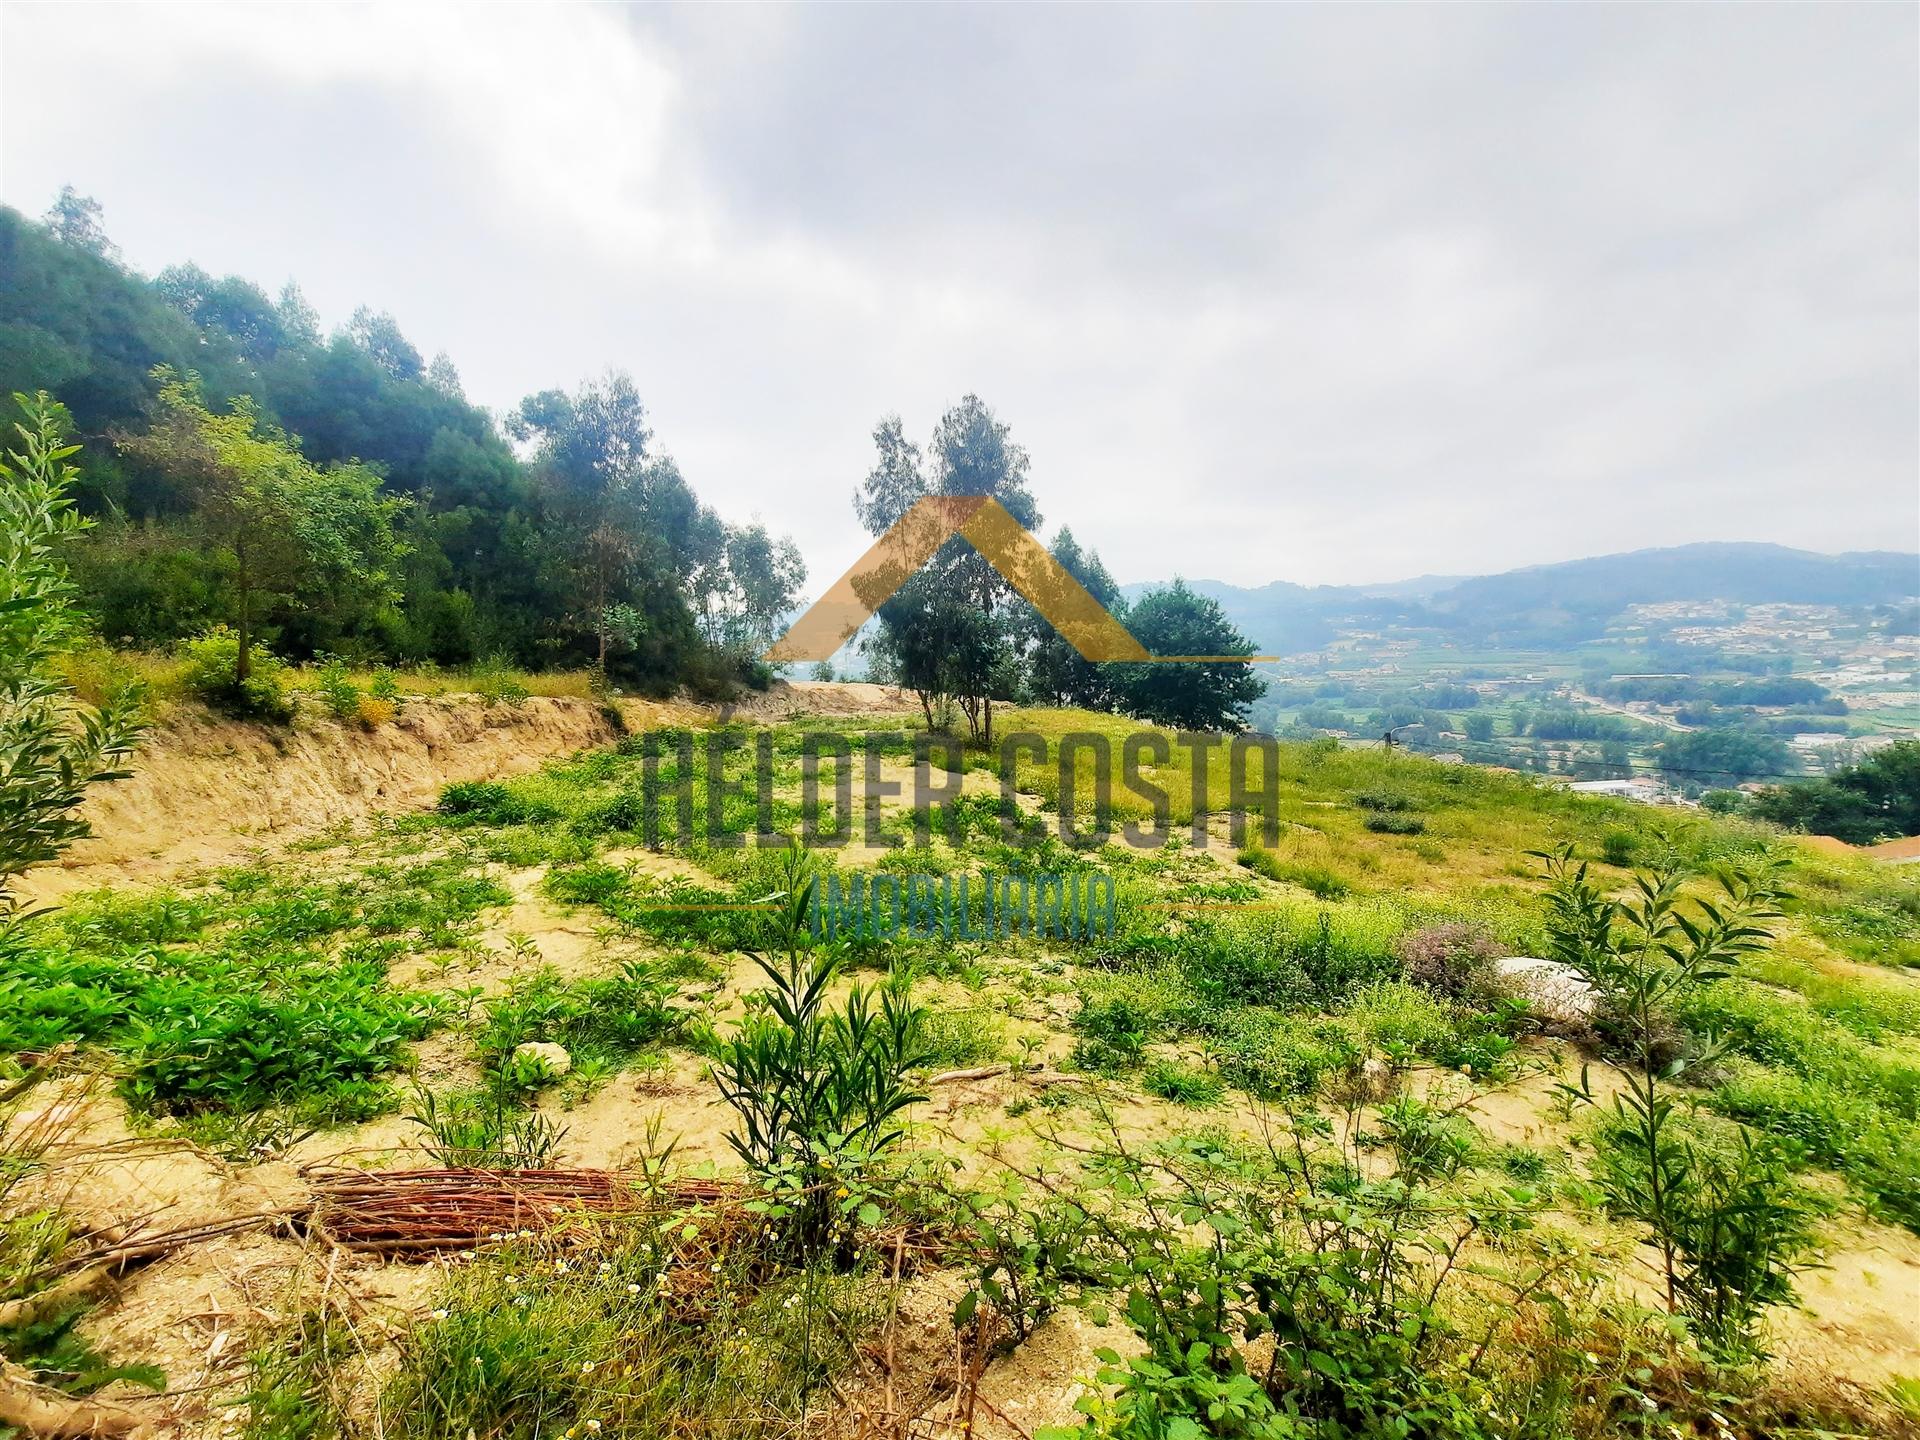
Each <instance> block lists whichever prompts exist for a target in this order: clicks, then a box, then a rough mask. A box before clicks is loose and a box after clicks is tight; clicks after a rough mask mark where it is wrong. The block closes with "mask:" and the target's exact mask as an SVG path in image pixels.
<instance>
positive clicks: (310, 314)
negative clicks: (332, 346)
mask: <svg viewBox="0 0 1920 1440" xmlns="http://www.w3.org/2000/svg"><path fill="white" fill-rule="evenodd" d="M274 309H275V310H276V311H277V312H278V313H279V316H280V331H281V333H282V334H284V335H285V336H286V337H287V339H288V340H289V341H290V342H291V343H293V344H295V345H301V346H306V347H310V348H314V349H317V348H319V345H320V312H319V311H318V310H315V309H314V308H313V306H312V305H310V304H309V303H308V302H307V297H306V296H305V295H303V294H302V293H301V292H300V287H299V286H298V285H296V284H294V283H293V281H291V280H289V281H288V282H287V283H286V284H285V285H282V286H281V287H280V299H279V302H278V303H277V304H276V305H275V306H274Z"/></svg>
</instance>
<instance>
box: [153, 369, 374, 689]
mask: <svg viewBox="0 0 1920 1440" xmlns="http://www.w3.org/2000/svg"><path fill="white" fill-rule="evenodd" d="M158 378H159V380H160V400H159V411H160V413H159V416H158V418H157V419H156V420H155V422H154V425H153V428H152V429H151V430H149V431H148V432H147V433H146V434H145V435H137V436H127V437H123V438H122V439H121V441H120V444H121V447H122V448H123V449H125V450H126V451H128V452H129V453H131V454H134V455H137V456H139V457H141V458H142V459H145V460H147V461H149V462H150V463H153V464H155V465H157V466H159V467H160V468H161V469H163V470H164V471H166V472H167V473H168V474H169V475H170V476H172V477H173V478H174V479H175V480H176V481H177V482H178V483H180V484H181V485H182V487H183V488H184V489H185V491H186V493H187V494H188V495H189V496H190V497H191V499H192V502H193V507H194V509H193V514H194V521H195V524H196V526H197V528H198V529H199V531H200V533H201V535H202V536H203V538H204V539H205V541H206V542H207V543H208V544H209V545H210V546H212V547H213V548H214V549H215V550H216V551H217V552H218V553H219V554H220V555H221V556H222V557H223V558H224V559H225V560H226V561H227V562H228V563H229V564H230V565H231V567H232V573H233V584H234V592H235V596H236V608H237V613H236V614H235V616H234V628H235V630H236V631H237V632H238V636H239V646H238V649H237V652H236V658H235V662H234V683H235V684H236V685H243V684H245V682H246V680H247V678H248V676H249V675H250V674H251V673H252V654H253V644H254V641H255V632H256V627H257V624H258V622H259V620H260V618H261V614H262V607H263V606H264V605H265V604H266V603H268V602H272V601H277V600H292V599H294V598H299V599H302V600H304V601H306V602H307V603H309V604H319V605H327V606H331V607H333V608H334V609H335V610H336V612H337V611H340V610H344V609H346V608H348V607H351V606H354V605H366V604H374V605H391V604H392V603H393V602H394V601H395V600H396V599H397V597H398V591H397V589H396V567H397V566H398V563H399V561H400V560H401V559H402V558H403V556H404V553H405V551H404V547H403V546H402V545H401V543H400V542H399V541H398V540H397V539H396V537H395V535H394V521H395V519H396V518H397V517H398V516H399V515H400V514H401V512H403V511H404V510H405V509H406V508H407V504H408V502H407V501H406V500H405V499H404V498H401V497H394V496H385V495H382V494H381V493H380V477H379V476H378V475H376V474H375V473H374V472H373V471H371V470H369V469H367V468H366V467H365V466H363V465H332V466H329V467H328V468H327V469H325V470H324V471H323V470H321V469H319V468H317V467H316V466H314V465H313V464H311V463H310V462H309V461H307V460H306V459H305V457H303V456H302V455H301V453H300V451H299V448H298V447H297V446H296V445H295V444H294V443H293V442H292V441H291V440H289V439H288V438H287V436H286V435H284V434H283V433H281V432H280V431H279V430H278V429H276V428H275V427H273V426H272V425H270V424H268V423H267V422H266V421H265V420H264V419H263V418H262V417H261V415H260V413H259V411H258V409H257V408H256V407H255V406H254V405H253V403H252V402H251V401H250V400H248V399H247V398H246V397H244V396H243V397H241V398H240V399H238V400H236V401H235V402H234V403H233V406H232V408H231V410H230V411H229V412H228V413H227V414H224V415H216V414H214V413H212V412H211V411H209V410H208V409H207V407H206V405H205V403H204V401H203V400H202V397H201V394H200V390H199V386H198V384H197V382H196V380H195V378H194V377H192V376H189V377H187V378H186V379H182V378H180V377H178V376H176V375H174V374H172V373H171V372H163V373H162V374H161V375H160V376H159V377H158Z"/></svg>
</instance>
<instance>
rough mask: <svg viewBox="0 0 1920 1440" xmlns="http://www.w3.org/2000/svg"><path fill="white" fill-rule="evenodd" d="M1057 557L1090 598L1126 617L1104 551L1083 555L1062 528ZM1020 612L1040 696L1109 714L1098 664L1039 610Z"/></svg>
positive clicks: (1033, 684)
mask: <svg viewBox="0 0 1920 1440" xmlns="http://www.w3.org/2000/svg"><path fill="white" fill-rule="evenodd" d="M1051 553H1052V555H1053V558H1054V559H1055V560H1058V561H1059V562H1060V565H1061V568H1062V569H1064V570H1065V571H1066V572H1067V573H1068V574H1069V575H1071V576H1073V578H1074V579H1076V580H1078V581H1079V582H1080V583H1081V585H1083V586H1085V587H1086V591H1087V593H1088V594H1089V595H1091V596H1093V598H1094V599H1095V600H1097V601H1099V602H1100V603H1101V604H1102V605H1104V606H1105V607H1106V608H1107V609H1108V610H1110V611H1112V612H1113V613H1114V614H1115V615H1118V614H1120V612H1121V610H1122V608H1123V607H1124V604H1125V602H1124V601H1123V600H1122V599H1121V595H1120V587H1119V585H1118V584H1116V583H1115V582H1114V578H1113V576H1111V575H1110V574H1108V573H1107V567H1106V566H1105V565H1103V564H1101V563H1100V552H1099V551H1097V550H1082V549H1081V548H1080V543H1079V542H1078V541H1077V540H1075V539H1074V538H1073V532H1072V531H1071V530H1068V529H1066V528H1064V527H1062V529H1061V531H1060V533H1059V534H1058V535H1056V536H1055V537H1054V540H1053V547H1052V552H1051ZM1015 613H1016V616H1017V619H1016V621H1015V628H1016V631H1017V632H1018V634H1019V636H1020V638H1021V640H1022V642H1023V644H1024V645H1025V647H1026V659H1027V685H1028V688H1029V689H1031V690H1032V691H1033V693H1034V695H1035V696H1037V697H1039V698H1042V699H1046V700H1050V701H1052V702H1053V703H1054V704H1056V705H1072V706H1078V707H1080V708H1081V709H1085V710H1104V709H1106V708H1107V707H1108V705H1109V704H1111V703H1112V698H1113V697H1112V694H1111V691H1110V690H1109V688H1108V685H1107V680H1106V677H1105V676H1104V675H1103V674H1102V672H1101V670H1100V667H1099V666H1098V665H1096V664H1094V663H1093V662H1092V661H1090V660H1088V659H1087V658H1086V657H1085V656H1084V655H1082V654H1081V653H1080V652H1079V651H1078V650H1076V649H1074V648H1073V646H1072V645H1070V644H1069V643H1068V642H1067V640H1066V638H1065V637H1064V636H1062V635H1061V634H1060V632H1059V631H1057V630H1055V629H1054V628H1053V626H1051V625H1050V624H1048V623H1047V621H1046V619H1045V618H1044V617H1043V616H1042V615H1041V614H1040V613H1039V612H1038V611H1037V610H1035V609H1034V608H1033V606H1031V605H1027V604H1021V605H1019V606H1018V607H1016V611H1015Z"/></svg>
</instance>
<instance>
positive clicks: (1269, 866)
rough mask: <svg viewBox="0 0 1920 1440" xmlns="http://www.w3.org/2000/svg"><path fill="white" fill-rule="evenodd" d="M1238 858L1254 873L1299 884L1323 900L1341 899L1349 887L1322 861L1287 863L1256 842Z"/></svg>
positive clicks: (1281, 881) (1285, 883) (1270, 878)
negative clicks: (1319, 862) (1320, 863)
mask: <svg viewBox="0 0 1920 1440" xmlns="http://www.w3.org/2000/svg"><path fill="white" fill-rule="evenodd" d="M1237 858H1238V859H1239V861H1240V864H1241V865H1242V867H1244V868H1245V869H1248V870H1251V871H1253V873H1254V874H1256V875H1264V876H1266V877H1267V879H1269V880H1277V881H1279V882H1280V883H1281V884H1283V885H1298V886H1299V887H1300V888H1301V889H1302V890H1306V891H1309V892H1311V893H1312V894H1314V895H1317V896H1319V897H1320V898H1321V899H1322V900H1343V899H1345V898H1346V896H1347V893H1348V890H1349V889H1350V888H1351V887H1350V886H1348V884H1347V882H1346V880H1345V879H1344V878H1342V877H1341V876H1340V875H1338V874H1336V873H1335V872H1333V871H1332V870H1329V869H1328V868H1327V867H1326V866H1324V865H1311V864H1301V863H1290V862H1288V861H1285V860H1282V859H1281V858H1280V857H1279V856H1278V855H1276V854H1274V853H1273V851H1271V850H1262V849H1261V848H1260V847H1259V846H1257V845H1249V846H1247V848H1246V849H1244V850H1242V851H1241V852H1240V854H1239V856H1238V857H1237Z"/></svg>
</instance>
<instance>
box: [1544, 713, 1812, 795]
mask: <svg viewBox="0 0 1920 1440" xmlns="http://www.w3.org/2000/svg"><path fill="white" fill-rule="evenodd" d="M1536 733H1538V727H1537V726H1536ZM1653 761H1654V764H1655V765H1657V766H1659V767H1660V769H1662V770H1664V771H1666V772H1667V773H1668V774H1670V775H1674V776H1676V777H1678V778H1679V779H1680V780H1681V781H1683V782H1685V783H1689V784H1693V785H1697V786H1709V785H1711V786H1713V787H1716V788H1724V787H1727V786H1731V785H1737V784H1739V783H1740V782H1741V781H1742V780H1751V779H1753V778H1754V777H1755V776H1759V775H1781V774H1785V773H1787V772H1789V771H1790V770H1791V769H1792V767H1793V752H1792V751H1790V750H1788V749H1787V746H1786V743H1785V742H1784V741H1782V740H1780V739H1779V738H1778V737H1777V736H1773V735H1752V734H1748V733H1746V732H1744V731H1739V730H1694V731H1689V732H1686V733H1684V734H1679V735H1673V736H1670V737H1668V738H1667V739H1666V740H1663V741H1661V743H1660V744H1659V745H1658V746H1656V747H1655V748H1654V752H1653Z"/></svg>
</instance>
